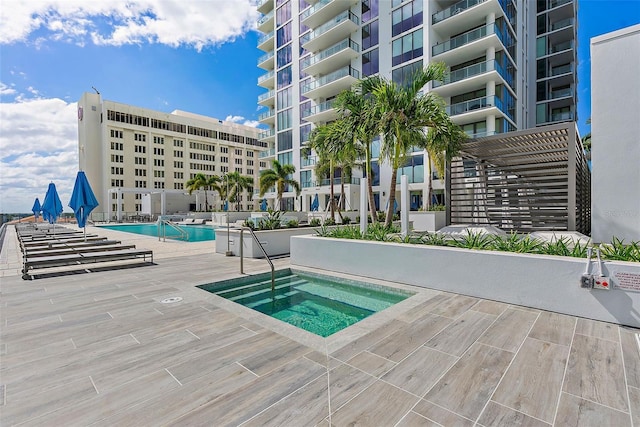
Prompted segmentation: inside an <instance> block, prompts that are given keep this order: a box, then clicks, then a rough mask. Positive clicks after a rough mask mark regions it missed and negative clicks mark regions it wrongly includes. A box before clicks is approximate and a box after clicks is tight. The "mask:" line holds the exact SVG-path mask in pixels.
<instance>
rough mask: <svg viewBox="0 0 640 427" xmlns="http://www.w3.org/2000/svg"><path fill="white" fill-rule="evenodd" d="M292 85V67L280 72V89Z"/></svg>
mask: <svg viewBox="0 0 640 427" xmlns="http://www.w3.org/2000/svg"><path fill="white" fill-rule="evenodd" d="M290 84H291V65H289V66H288V67H285V68H283V69H282V70H280V71H278V89H282V88H283V87H285V86H289V85H290Z"/></svg>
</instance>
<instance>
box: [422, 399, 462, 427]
mask: <svg viewBox="0 0 640 427" xmlns="http://www.w3.org/2000/svg"><path fill="white" fill-rule="evenodd" d="M413 411H414V412H416V413H418V414H420V415H422V416H423V417H425V418H427V419H428V420H430V421H433V422H436V423H438V425H442V426H456V427H472V426H473V425H474V422H473V421H471V420H469V419H467V418H464V417H463V416H461V415H459V414H456V413H454V412H451V411H449V410H447V409H445V408H443V407H441V406H438V405H435V404H433V403H431V402H429V401H426V400H424V399H422V400H420V401H419V402H418V404H417V405H416V406H415V407H414V408H413ZM426 425H429V424H428V423H427V424H426Z"/></svg>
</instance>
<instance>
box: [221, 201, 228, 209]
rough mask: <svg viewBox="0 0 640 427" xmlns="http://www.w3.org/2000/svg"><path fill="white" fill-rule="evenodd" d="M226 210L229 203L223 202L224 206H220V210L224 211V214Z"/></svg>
mask: <svg viewBox="0 0 640 427" xmlns="http://www.w3.org/2000/svg"><path fill="white" fill-rule="evenodd" d="M227 209H229V202H227V201H226V200H225V201H224V205H222V210H224V211H225V212H226V211H227Z"/></svg>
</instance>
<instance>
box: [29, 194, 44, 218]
mask: <svg viewBox="0 0 640 427" xmlns="http://www.w3.org/2000/svg"><path fill="white" fill-rule="evenodd" d="M41 210H42V206H40V199H38V198H37V197H36V201H35V202H33V207H32V208H31V212H33V218H34V219H35V220H36V221H38V217H39V216H40V211H41Z"/></svg>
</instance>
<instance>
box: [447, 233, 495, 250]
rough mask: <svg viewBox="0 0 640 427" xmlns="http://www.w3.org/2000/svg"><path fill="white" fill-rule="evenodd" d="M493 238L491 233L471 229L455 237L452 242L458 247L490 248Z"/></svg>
mask: <svg viewBox="0 0 640 427" xmlns="http://www.w3.org/2000/svg"><path fill="white" fill-rule="evenodd" d="M493 239H494V237H493V236H492V235H490V234H484V233H480V232H478V233H474V232H472V231H469V232H467V234H466V235H465V236H462V237H456V238H454V239H453V241H452V244H453V246H455V247H457V248H465V249H490V248H491V244H492V242H493Z"/></svg>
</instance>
